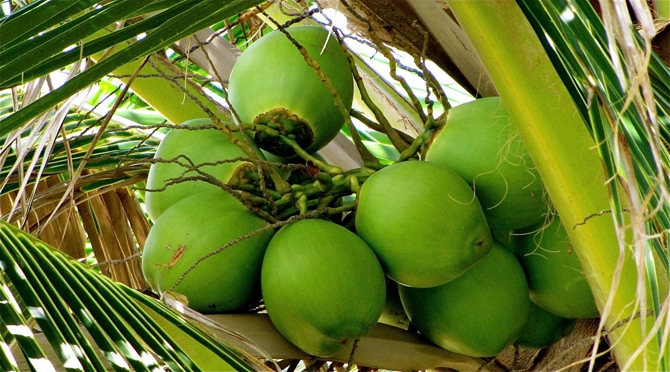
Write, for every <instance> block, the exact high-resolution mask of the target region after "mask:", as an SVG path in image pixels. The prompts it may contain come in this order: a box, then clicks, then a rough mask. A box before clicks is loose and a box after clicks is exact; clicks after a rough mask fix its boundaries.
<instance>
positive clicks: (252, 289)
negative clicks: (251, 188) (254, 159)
mask: <svg viewBox="0 0 670 372" xmlns="http://www.w3.org/2000/svg"><path fill="white" fill-rule="evenodd" d="M266 225H267V222H266V221H265V220H263V219H262V218H260V217H258V216H256V215H255V214H253V213H252V212H250V211H249V210H248V209H247V208H246V207H245V206H244V205H243V204H242V203H241V202H239V201H238V200H237V199H236V198H235V197H233V196H232V195H230V194H228V193H226V192H224V191H222V190H212V191H203V192H201V193H198V194H195V195H192V196H190V197H188V198H185V199H183V200H181V201H179V202H177V203H175V204H174V205H173V206H172V207H171V208H170V209H168V210H167V211H165V213H163V214H162V215H161V216H160V217H159V218H158V220H156V223H155V224H154V226H153V227H152V228H151V231H150V232H149V235H148V236H147V240H146V244H145V246H144V251H143V252H142V271H143V273H144V276H145V278H146V280H147V282H148V283H149V285H150V286H151V288H152V289H153V290H154V291H155V292H157V293H161V294H162V293H164V292H166V291H172V292H175V293H178V294H181V295H183V296H184V297H185V299H186V300H187V302H188V305H189V306H190V307H191V308H193V309H195V310H197V311H200V312H203V313H222V312H232V311H235V310H239V309H241V308H243V307H244V306H246V305H248V304H249V303H250V302H251V301H252V300H254V299H256V298H258V294H259V289H260V288H259V284H260V270H261V264H262V261H263V254H264V253H265V249H266V248H267V245H268V244H269V242H270V239H271V238H272V235H273V230H268V231H265V232H262V233H260V234H257V235H254V236H253V237H250V238H248V239H244V240H240V241H239V242H237V243H235V244H233V245H231V246H229V247H228V248H226V249H224V250H223V251H221V252H219V253H217V254H215V255H213V256H211V257H209V258H207V259H205V260H203V261H202V262H200V263H199V264H198V265H197V266H195V267H194V268H192V266H193V265H194V264H195V262H196V261H197V260H198V259H200V258H201V257H204V256H206V255H207V254H210V253H212V252H214V251H216V250H218V249H219V248H221V247H223V246H225V245H226V244H228V243H230V242H232V241H235V240H236V239H238V238H239V237H240V236H243V235H245V234H248V233H251V232H253V231H255V230H257V229H259V228H262V227H264V226H266ZM191 268H192V269H191ZM187 270H190V271H189V272H188V273H187V274H186V275H185V276H184V273H185V272H186V271H187ZM182 276H183V280H182V281H181V282H180V283H179V284H178V285H177V286H176V287H174V288H172V287H173V286H174V284H175V283H177V281H179V280H180V278H182Z"/></svg>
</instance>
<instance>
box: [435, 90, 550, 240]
mask: <svg viewBox="0 0 670 372" xmlns="http://www.w3.org/2000/svg"><path fill="white" fill-rule="evenodd" d="M426 161H429V162H434V163H437V164H441V165H445V166H447V167H449V168H451V169H453V170H454V171H455V172H456V173H458V174H459V175H460V176H461V177H463V179H465V180H466V181H467V182H468V183H469V184H470V185H471V186H472V187H473V188H474V189H475V193H476V194H477V197H478V198H479V201H480V202H481V204H482V207H483V208H484V213H485V214H486V218H487V220H488V223H489V226H490V227H491V228H492V229H500V230H505V229H518V228H523V227H527V226H530V225H533V224H536V223H540V222H542V220H543V219H544V215H545V214H546V213H547V209H548V207H547V203H546V201H545V200H544V193H543V186H542V182H541V180H540V175H539V173H538V172H537V170H536V169H535V166H534V164H533V160H532V159H531V157H530V154H529V153H528V151H527V150H526V148H525V147H524V145H523V142H522V141H521V138H520V137H519V134H518V132H517V130H516V127H515V126H514V124H513V123H512V122H511V121H510V118H509V115H508V113H507V110H506V109H505V107H504V106H503V104H502V101H501V100H500V98H499V97H488V98H481V99H477V100H475V101H472V102H468V103H464V104H461V105H459V106H456V107H454V108H452V109H451V110H450V111H449V116H448V117H447V122H446V124H445V126H444V128H443V129H442V130H441V131H440V132H439V133H438V134H437V135H436V136H435V138H434V139H433V142H432V144H431V145H430V148H429V150H428V152H427V153H426Z"/></svg>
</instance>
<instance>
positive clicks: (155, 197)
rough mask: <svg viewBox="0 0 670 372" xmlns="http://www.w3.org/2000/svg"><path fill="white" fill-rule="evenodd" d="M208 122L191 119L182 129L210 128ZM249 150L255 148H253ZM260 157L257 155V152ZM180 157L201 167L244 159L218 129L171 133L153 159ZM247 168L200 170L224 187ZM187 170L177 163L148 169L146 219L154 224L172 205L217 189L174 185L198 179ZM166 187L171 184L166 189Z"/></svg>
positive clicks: (198, 182) (195, 183)
mask: <svg viewBox="0 0 670 372" xmlns="http://www.w3.org/2000/svg"><path fill="white" fill-rule="evenodd" d="M211 124H212V121H211V120H210V119H194V120H189V121H186V122H184V123H183V124H182V125H185V126H204V125H211ZM252 147H255V145H253V144H252ZM258 154H259V156H260V157H262V154H260V151H258ZM180 155H183V156H184V157H186V158H188V159H190V161H192V162H193V164H194V165H200V164H204V163H214V162H220V161H222V160H226V159H233V158H236V157H246V155H245V154H244V152H243V151H242V150H241V149H240V148H239V147H237V145H235V144H234V143H232V142H231V141H230V139H229V138H228V136H226V135H225V134H224V133H223V132H221V131H219V130H217V129H213V128H212V129H202V130H188V129H176V128H175V129H172V130H170V131H169V132H168V133H167V135H165V138H163V140H162V141H161V143H160V145H159V146H158V149H157V150H156V155H155V156H154V157H155V158H158V159H164V160H171V159H175V158H177V157H178V156H180ZM184 157H182V158H179V159H178V161H179V162H180V163H183V164H189V162H188V160H187V159H186V158H184ZM243 164H248V163H246V162H243V161H237V162H230V163H220V164H217V165H206V166H201V167H200V168H199V170H200V171H202V172H205V173H207V174H209V175H211V176H213V177H214V178H216V179H218V180H219V181H221V182H223V183H227V182H228V181H229V180H230V177H231V176H232V175H233V173H234V172H235V169H237V167H239V166H241V165H243ZM185 171H186V168H185V167H184V166H182V165H179V164H176V163H155V164H153V165H151V168H149V175H148V176H147V189H148V190H162V189H163V188H165V189H164V190H162V191H149V192H146V194H145V206H146V211H147V214H148V215H149V218H151V219H152V220H153V221H156V220H157V219H158V217H160V215H161V214H163V212H165V211H166V210H167V209H168V208H169V207H170V206H172V205H173V204H174V203H176V202H178V201H180V200H182V199H184V198H186V197H188V196H191V195H194V194H197V193H200V192H203V191H207V190H217V189H219V188H218V186H216V185H213V184H211V183H208V182H206V181H202V180H192V181H185V182H178V183H173V182H171V180H175V179H177V178H180V177H182V176H183V177H193V176H197V175H198V174H197V172H195V171H190V172H186V173H185ZM166 183H170V184H169V185H168V186H167V187H166V186H165V185H166Z"/></svg>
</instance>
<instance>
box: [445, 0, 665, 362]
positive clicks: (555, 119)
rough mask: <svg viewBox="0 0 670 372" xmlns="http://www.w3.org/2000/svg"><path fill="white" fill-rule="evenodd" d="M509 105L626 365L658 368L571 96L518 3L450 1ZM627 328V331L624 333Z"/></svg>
mask: <svg viewBox="0 0 670 372" xmlns="http://www.w3.org/2000/svg"><path fill="white" fill-rule="evenodd" d="M449 5H450V7H451V9H452V11H453V13H454V15H455V16H456V18H457V20H458V22H459V23H460V25H461V27H462V28H463V30H464V31H465V33H466V34H467V35H468V37H469V38H470V40H471V41H472V43H473V45H474V48H475V50H476V51H477V54H478V55H479V57H480V58H481V59H482V62H483V64H484V66H485V68H486V69H487V71H488V73H489V75H490V76H491V79H492V81H493V83H494V85H495V86H496V89H497V90H498V92H499V94H500V97H501V98H502V100H503V101H504V102H505V105H506V107H507V109H508V110H509V112H510V115H511V117H512V119H513V121H514V122H515V123H516V125H517V128H518V130H519V133H520V136H521V138H522V140H523V141H524V144H525V146H526V148H527V149H528V151H529V152H530V154H531V156H532V158H533V161H534V163H535V165H536V167H537V169H538V171H539V173H540V175H541V177H542V179H543V181H544V184H545V187H546V189H547V192H548V194H549V196H550V198H551V200H552V202H553V205H554V207H555V209H556V210H557V212H558V214H559V215H560V216H561V219H562V221H563V223H564V224H565V226H566V229H567V231H568V234H569V236H570V239H571V241H572V243H573V246H574V249H575V251H576V253H577V255H578V257H579V259H580V262H581V264H582V268H583V270H584V273H585V274H586V277H587V278H588V280H589V284H590V286H591V289H592V291H593V294H594V297H595V299H596V304H597V306H598V308H599V310H600V313H601V316H602V322H603V324H604V326H605V329H607V330H609V332H608V333H607V335H608V337H609V339H610V342H611V344H612V345H613V348H614V353H615V357H616V359H617V361H618V362H619V364H620V365H625V364H626V363H630V364H629V367H630V369H631V370H655V369H657V363H658V362H657V355H658V345H657V344H656V343H654V342H651V343H649V344H648V345H647V346H646V347H645V348H644V350H643V352H642V353H640V354H636V350H637V349H638V348H639V347H640V345H643V344H644V339H645V338H646V337H647V334H648V332H647V330H646V329H642V328H641V325H640V320H639V319H633V320H631V319H632V318H634V316H635V315H636V314H635V307H634V306H633V304H634V303H635V301H636V295H637V292H636V286H637V274H636V270H635V266H634V262H633V258H632V255H631V253H630V251H629V250H628V249H627V247H626V245H625V244H624V242H623V241H620V239H619V238H618V236H617V231H616V229H615V225H614V223H613V220H612V214H611V213H609V212H611V206H610V194H609V190H608V186H607V180H606V178H605V174H604V171H603V166H602V161H601V158H600V156H599V154H598V152H597V149H596V146H595V144H594V141H593V140H592V137H591V136H590V134H589V132H588V130H587V127H586V126H585V123H584V122H583V120H582V118H581V116H580V115H579V112H578V109H577V107H576V106H575V104H574V103H573V101H572V99H571V97H570V94H569V92H568V90H567V89H566V87H565V86H564V84H563V83H562V82H561V80H560V77H559V76H558V74H557V73H556V70H555V69H554V67H553V66H552V64H551V61H550V60H549V58H548V56H547V55H546V53H545V51H544V49H543V47H542V45H541V43H540V41H539V40H538V38H537V36H536V34H535V32H534V31H533V29H532V27H531V26H530V24H529V23H528V21H527V20H526V18H525V17H524V15H523V13H522V12H521V10H520V9H519V7H518V6H517V4H516V3H515V2H513V1H474V2H473V1H463V0H449ZM621 322H623V324H624V326H620V325H621V324H622V323H621Z"/></svg>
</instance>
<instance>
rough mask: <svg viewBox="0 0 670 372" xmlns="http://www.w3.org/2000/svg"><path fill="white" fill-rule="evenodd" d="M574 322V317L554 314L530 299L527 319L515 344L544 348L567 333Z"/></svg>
mask: <svg viewBox="0 0 670 372" xmlns="http://www.w3.org/2000/svg"><path fill="white" fill-rule="evenodd" d="M576 323H577V321H576V320H575V319H566V318H563V317H560V316H558V315H554V314H552V313H550V312H548V311H546V310H544V309H543V308H541V307H539V306H537V305H535V303H534V302H533V301H530V313H529V314H528V321H527V322H526V325H525V326H524V327H523V330H522V331H521V335H520V336H519V338H518V339H517V341H516V344H517V345H519V346H520V347H522V348H525V349H544V348H545V347H549V346H551V345H552V344H554V343H556V342H558V341H559V340H560V339H562V338H563V337H565V336H567V335H569V334H570V332H572V330H573V329H574V328H575V324H576Z"/></svg>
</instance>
